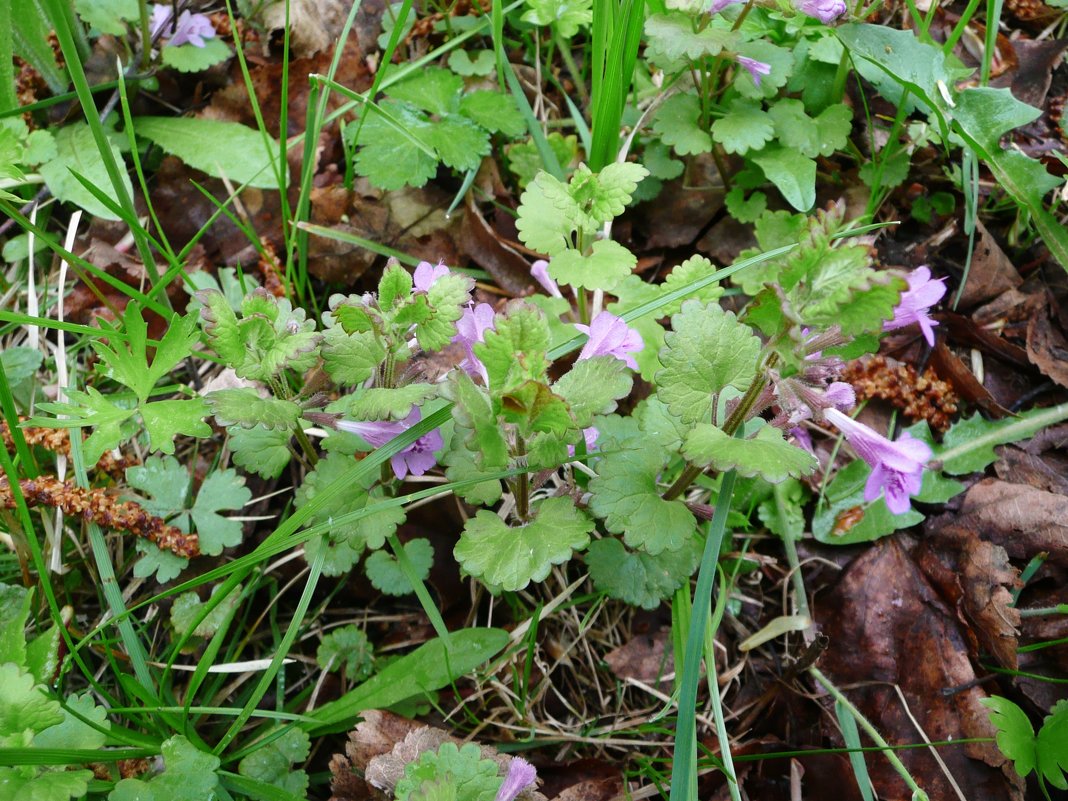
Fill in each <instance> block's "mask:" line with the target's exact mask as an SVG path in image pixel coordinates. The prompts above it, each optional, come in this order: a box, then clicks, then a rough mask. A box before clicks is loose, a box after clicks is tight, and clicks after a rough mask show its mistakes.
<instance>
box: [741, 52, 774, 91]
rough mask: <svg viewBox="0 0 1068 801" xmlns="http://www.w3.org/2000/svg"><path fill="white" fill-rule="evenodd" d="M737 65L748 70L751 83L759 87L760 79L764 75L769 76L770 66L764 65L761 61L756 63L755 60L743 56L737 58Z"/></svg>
mask: <svg viewBox="0 0 1068 801" xmlns="http://www.w3.org/2000/svg"><path fill="white" fill-rule="evenodd" d="M737 60H738V63H739V64H741V65H742V66H743V67H745V68H746V69H747V70H749V76H750V77H751V78H752V79H753V83H755V84H756V85H757V86H760V79H761V78H763V77H764V76H765V75H771V64H765V63H764V62H763V61H757V60H756V59H755V58H746V57H745V56H738V59H737Z"/></svg>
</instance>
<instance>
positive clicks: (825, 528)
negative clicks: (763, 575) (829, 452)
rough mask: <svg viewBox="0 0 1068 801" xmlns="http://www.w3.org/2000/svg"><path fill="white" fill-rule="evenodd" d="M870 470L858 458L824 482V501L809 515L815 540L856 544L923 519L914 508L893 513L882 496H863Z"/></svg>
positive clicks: (917, 522) (834, 543) (832, 543)
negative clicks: (869, 499) (870, 497)
mask: <svg viewBox="0 0 1068 801" xmlns="http://www.w3.org/2000/svg"><path fill="white" fill-rule="evenodd" d="M870 474H871V468H870V467H868V465H867V464H865V463H864V462H862V461H860V460H859V459H858V460H857V461H855V462H851V463H850V464H848V465H847V466H846V467H844V468H842V469H841V470H839V471H838V474H837V475H835V477H834V480H833V481H831V483H830V484H828V485H827V491H826V493H825V495H824V503H821V504H820V505H819V506H818V507H817V508H816V512H815V514H814V515H813V516H812V535H813V536H814V537H815V538H816V539H817V540H819V541H820V542H822V543H824V544H826V545H855V544H857V543H861V542H871V541H873V540H877V539H880V538H882V537H885V536H886V535H888V534H892V533H894V532H895V531H897V530H899V529H903V528H909V527H911V526H915V525H917V524H919V523H922V522H923V515H922V514H920V513H919V512H917V511H915V510H913V509H910V510H909V511H907V512H905V513H904V514H900V515H895V514H894V513H893V512H891V511H890V510H889V509H888V508H887V506H886V501H885V500H884V499H883V498H881V497H880V498H877V499H876V500H874V501H866V500H864V484H865V482H866V481H867V480H868V476H869V475H870ZM925 478H926V476H925Z"/></svg>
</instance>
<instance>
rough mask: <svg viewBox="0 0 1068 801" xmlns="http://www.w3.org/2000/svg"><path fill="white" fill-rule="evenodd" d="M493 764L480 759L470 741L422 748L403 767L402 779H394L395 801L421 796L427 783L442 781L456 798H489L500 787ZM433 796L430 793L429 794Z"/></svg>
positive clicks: (467, 800)
mask: <svg viewBox="0 0 1068 801" xmlns="http://www.w3.org/2000/svg"><path fill="white" fill-rule="evenodd" d="M497 773H498V768H497V763H496V762H495V761H493V760H492V759H483V758H482V750H481V749H480V748H479V747H478V746H477V745H476V744H474V743H467V744H465V745H464V746H463V747H460V748H458V747H457V746H456V744H455V743H451V742H447V743H442V745H441V746H440V747H439V748H438V750H437V751H424V752H423V753H422V754H420V755H419V758H418V759H415V760H413V761H411V762H409V763H408V764H407V765H405V766H404V778H402V779H401V780H400V781H398V782H397V789H396V793H395V798H396V799H397V801H410V799H413V798H417V797H422V796H421V795H419V794H421V793H423V792H426V789H425V788H426V786H427V784H430V785H437V784H439V783H440V784H444V785H447V786H449V787H451V788H453V789H454V792H455V796H452V795H450V796H449V797H455V799H456V801H493V799H494V797H495V796H496V794H497V790H499V789H500V786H501V778H500V777H499V776H498V775H497ZM431 797H434V796H431Z"/></svg>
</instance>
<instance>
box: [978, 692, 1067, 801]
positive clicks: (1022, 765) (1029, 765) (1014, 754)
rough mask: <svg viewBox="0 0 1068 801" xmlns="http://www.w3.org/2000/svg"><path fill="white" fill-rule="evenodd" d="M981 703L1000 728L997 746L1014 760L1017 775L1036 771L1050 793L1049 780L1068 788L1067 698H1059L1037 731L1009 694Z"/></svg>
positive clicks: (1057, 785)
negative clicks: (1036, 731)
mask: <svg viewBox="0 0 1068 801" xmlns="http://www.w3.org/2000/svg"><path fill="white" fill-rule="evenodd" d="M979 703H981V704H982V705H983V706H985V707H986V708H987V709H989V710H990V722H991V723H993V724H994V726H996V727H997V729H998V734H997V744H998V748H999V749H1000V750H1001V753H1003V754H1004V755H1005V756H1006V757H1008V758H1009V759H1011V760H1012V762H1013V767H1014V768H1015V769H1016V774H1017V775H1018V776H1027V775H1028V774H1030V773H1031V772H1033V771H1034V772H1037V778H1038V781H1039V784H1040V785H1041V786H1042V790H1043V792H1044V793H1047V797H1048V792H1047V791H1046V782H1049V783H1050V784H1052V785H1053V786H1054V787H1056V788H1057V789H1059V790H1068V776H1066V775H1065V774H1068V702H1066V701H1063V700H1062V701H1058V702H1057V704H1056V705H1055V706H1054V707H1053V709H1052V710H1051V711H1050V714H1048V715H1047V716H1046V717H1045V720H1044V721H1043V722H1042V728H1041V729H1039V731H1038V734H1037V735H1035V730H1034V728H1033V727H1032V726H1031V721H1030V720H1028V719H1027V715H1026V714H1025V713H1024V711H1023V710H1022V709H1020V707H1018V706H1017V705H1016V704H1014V703H1013V702H1012V701H1010V700H1009V699H1008V698H1002V697H1000V696H997V695H994V696H991V697H989V698H983V699H982V700H981V701H980V702H979Z"/></svg>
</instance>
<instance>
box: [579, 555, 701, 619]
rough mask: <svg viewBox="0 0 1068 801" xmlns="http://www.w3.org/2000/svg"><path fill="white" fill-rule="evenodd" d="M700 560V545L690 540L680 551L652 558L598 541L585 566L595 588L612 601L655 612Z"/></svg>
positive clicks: (690, 574) (695, 567) (691, 573)
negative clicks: (588, 570) (614, 599)
mask: <svg viewBox="0 0 1068 801" xmlns="http://www.w3.org/2000/svg"><path fill="white" fill-rule="evenodd" d="M700 560H701V542H700V540H698V539H697V538H696V537H694V538H692V539H690V540H688V541H687V542H686V544H685V545H683V546H682V547H681V548H679V549H678V550H677V551H661V552H660V553H658V554H657V555H656V556H652V555H650V554H648V553H645V552H644V551H628V550H627V549H626V548H625V547H623V543H621V542H620V541H619V540H617V539H614V538H608V539H603V540H597V541H596V542H594V543H593V544H592V545H590V547H589V550H588V551H587V552H586V566H587V567H589V569H590V578H592V579H593V585H594V586H595V587H596V588H597V589H599V590H601V591H602V592H604V593H607V594H608V597H609V598H617V599H618V600H620V601H624V602H626V603H628V604H633V605H634V606H640V607H642V608H643V609H656V607H658V606H660V602H661V601H663V600H664V599H665V598H670V597H671V595H672V594H673V593H674V592H675V590H677V589H678V588H679V587H681V586H682V585H683V582H685V581H686V580H687V579H688V578H689V577H690V576H692V575H693V571H694V570H696V569H697V564H698V562H699V561H700Z"/></svg>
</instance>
